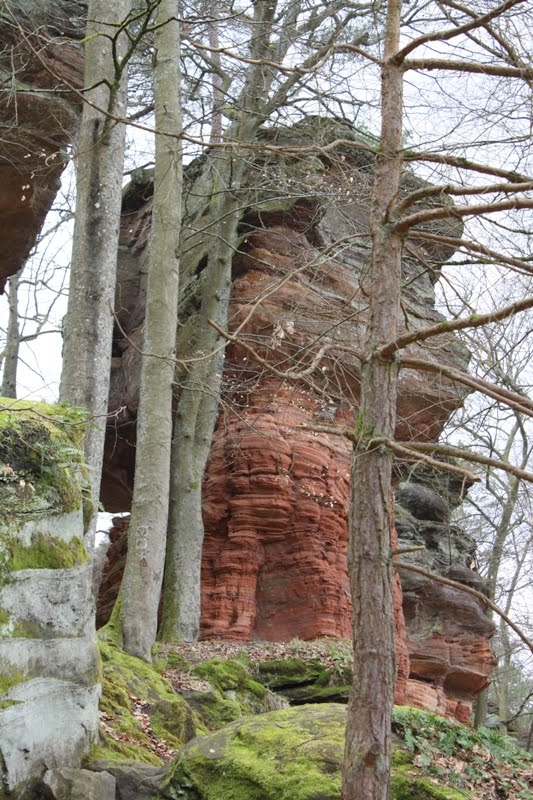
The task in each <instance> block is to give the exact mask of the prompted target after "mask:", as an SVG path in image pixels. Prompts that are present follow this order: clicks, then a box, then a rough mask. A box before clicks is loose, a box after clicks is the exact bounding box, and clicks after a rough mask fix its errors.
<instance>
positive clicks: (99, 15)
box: [59, 0, 131, 546]
mask: <svg viewBox="0 0 533 800" xmlns="http://www.w3.org/2000/svg"><path fill="white" fill-rule="evenodd" d="M130 9H131V0H116V1H115V2H113V3H111V2H109V0H91V2H90V3H89V10H88V21H87V32H86V33H87V35H86V41H85V84H84V85H85V90H84V96H85V98H86V100H87V102H86V103H84V107H83V114H82V122H81V128H80V134H79V141H78V147H77V178H76V216H75V223H74V240H73V247H72V265H71V275H70V291H69V300H68V309H67V317H66V322H65V331H64V347H63V371H62V375H61V386H60V392H59V396H60V399H61V401H63V402H67V403H70V404H71V405H74V406H81V407H82V408H86V409H87V410H88V411H89V413H90V415H91V417H92V418H93V419H92V421H91V425H90V426H89V427H88V429H87V433H86V439H85V456H86V460H87V463H88V465H89V468H90V471H91V479H92V491H93V498H94V502H95V509H96V507H97V503H98V497H99V492H100V480H101V474H102V461H103V450H104V435H105V426H106V414H107V401H108V395H109V376H110V372H111V342H112V334H113V313H112V309H113V304H114V298H115V283H116V265H117V249H118V235H119V221H120V208H121V201H122V175H123V163H124V140H125V128H124V125H122V124H120V123H116V122H114V120H113V119H112V116H118V117H124V114H125V107H126V80H125V69H124V65H123V63H121V60H122V59H123V58H124V55H125V53H126V44H127V39H126V36H125V34H124V33H122V32H120V28H119V26H120V25H121V24H122V23H123V22H124V21H125V20H126V19H127V17H128V14H129V13H130ZM100 109H102V110H103V111H105V112H107V114H106V113H103V111H101V110H100ZM108 114H109V115H112V116H108ZM94 520H95V515H93V523H92V524H91V525H90V527H89V534H88V537H89V541H88V544H89V545H90V546H91V545H92V543H93V542H92V539H93V537H94Z"/></svg>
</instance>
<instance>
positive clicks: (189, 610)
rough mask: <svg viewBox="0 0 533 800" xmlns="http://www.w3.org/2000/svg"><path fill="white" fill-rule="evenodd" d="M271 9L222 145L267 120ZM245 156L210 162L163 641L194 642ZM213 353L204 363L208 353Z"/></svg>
mask: <svg viewBox="0 0 533 800" xmlns="http://www.w3.org/2000/svg"><path fill="white" fill-rule="evenodd" d="M275 9H276V3H275V2H270V1H269V2H264V3H258V4H256V6H255V19H254V22H255V26H254V29H253V39H252V42H251V44H250V52H251V55H252V56H253V57H254V60H255V61H256V62H257V63H255V64H253V65H252V66H251V67H250V69H249V71H248V75H247V79H246V81H245V85H244V88H243V91H242V93H241V96H240V98H239V101H238V102H237V104H236V108H238V109H239V111H238V118H237V120H236V121H235V122H234V123H233V124H232V125H231V127H230V129H229V131H228V134H227V138H228V139H229V140H230V141H231V140H233V141H238V142H243V143H247V142H251V141H253V139H254V136H255V134H256V131H257V129H258V127H259V125H260V124H261V123H262V121H263V119H264V111H263V112H262V109H264V108H265V106H266V100H265V98H267V97H268V89H269V82H270V81H271V80H272V75H271V74H270V75H269V73H268V71H267V70H266V69H265V68H264V66H263V64H262V59H263V58H266V57H267V55H268V47H269V42H270V36H271V33H272V20H273V16H274V12H275ZM247 155H248V154H247V153H246V151H243V152H240V151H239V150H238V149H237V148H235V147H234V146H230V147H228V148H227V150H220V151H217V152H215V153H213V154H212V155H211V158H210V161H209V162H208V169H210V170H211V174H212V177H213V186H216V187H217V192H216V193H215V197H216V204H215V216H214V224H213V226H212V228H210V231H209V235H210V240H211V245H210V248H209V252H208V262H207V267H206V269H207V271H208V272H207V279H206V282H205V287H204V290H203V293H202V304H201V311H200V326H199V334H198V339H197V342H196V348H195V354H196V356H198V358H197V360H196V361H193V362H192V364H191V366H190V368H189V372H188V374H187V377H186V379H185V381H184V383H183V385H182V389H181V397H180V401H179V406H178V411H177V415H176V423H175V426H174V437H173V448H172V468H171V492H170V498H171V499H170V514H169V535H168V546H167V560H166V566H165V586H164V596H163V620H162V626H161V632H160V636H161V638H163V639H167V640H168V639H174V638H183V639H185V640H188V641H190V640H194V639H196V638H197V637H198V631H199V626H200V569H201V561H202V545H203V539H204V526H203V520H202V478H203V474H204V470H205V465H206V463H207V457H208V455H209V449H210V446H211V439H212V436H213V430H214V427H215V423H216V419H217V413H218V403H219V397H220V386H221V382H222V372H223V367H224V348H223V341H221V340H220V337H219V335H218V334H217V333H216V332H215V331H214V329H213V328H211V327H210V326H209V324H208V320H210V319H212V320H213V321H215V322H216V323H217V324H218V325H219V326H220V327H225V325H226V324H227V312H228V304H229V298H230V291H231V265H232V261H233V256H234V253H235V249H236V245H237V225H238V222H239V219H240V214H241V211H240V206H241V200H240V198H239V190H240V189H241V185H242V178H243V175H244V170H245V164H246V158H245V156H247ZM210 353H211V354H212V355H211V356H209V354H210Z"/></svg>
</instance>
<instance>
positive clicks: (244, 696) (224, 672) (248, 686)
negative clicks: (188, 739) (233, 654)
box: [186, 658, 283, 730]
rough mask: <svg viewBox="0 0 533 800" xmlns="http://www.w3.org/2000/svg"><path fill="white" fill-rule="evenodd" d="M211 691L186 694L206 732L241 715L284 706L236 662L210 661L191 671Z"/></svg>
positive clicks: (242, 664) (244, 665) (244, 667)
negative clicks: (206, 728) (203, 723)
mask: <svg viewBox="0 0 533 800" xmlns="http://www.w3.org/2000/svg"><path fill="white" fill-rule="evenodd" d="M192 675H194V676H196V677H198V678H201V679H202V680H204V681H207V682H208V683H209V685H210V686H211V689H209V690H207V691H204V692H201V691H193V692H188V693H187V695H186V696H187V699H188V702H189V703H190V704H191V705H192V706H193V707H195V708H197V709H198V711H199V713H200V714H201V716H202V717H203V719H204V721H205V723H206V725H207V727H208V728H209V730H216V729H217V728H221V727H222V725H226V724H227V723H228V722H233V721H234V720H236V719H239V717H242V716H243V714H262V713H263V712H265V711H272V710H273V709H274V708H279V707H280V706H282V705H283V701H282V700H281V698H278V697H276V696H275V695H273V694H272V692H270V691H269V690H268V689H267V688H266V687H265V686H263V685H262V684H261V683H259V682H258V681H256V680H254V679H253V678H252V677H251V676H250V671H249V667H248V666H247V665H246V664H244V663H243V662H242V661H239V660H237V659H223V658H212V659H209V660H207V661H203V662H202V663H201V664H198V665H197V666H195V667H194V668H193V669H192Z"/></svg>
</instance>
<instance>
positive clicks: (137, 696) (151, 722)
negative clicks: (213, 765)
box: [90, 642, 197, 765]
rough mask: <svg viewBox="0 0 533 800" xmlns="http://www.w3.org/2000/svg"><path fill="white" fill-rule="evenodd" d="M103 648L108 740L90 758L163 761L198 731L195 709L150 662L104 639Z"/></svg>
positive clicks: (104, 729) (104, 718)
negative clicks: (129, 653) (169, 752)
mask: <svg viewBox="0 0 533 800" xmlns="http://www.w3.org/2000/svg"><path fill="white" fill-rule="evenodd" d="M100 652H101V655H102V698H101V701H100V711H101V718H102V728H101V734H102V743H101V744H100V745H98V746H97V747H96V748H94V749H93V751H92V753H91V757H90V760H91V761H92V760H96V759H101V758H108V759H112V760H115V761H121V760H124V759H133V760H136V761H141V762H144V763H148V764H156V765H160V764H162V763H163V758H162V757H161V755H163V756H165V755H166V754H167V753H168V751H169V750H175V749H178V748H179V747H180V746H181V745H183V744H184V743H185V742H187V741H189V740H190V739H191V738H192V737H193V736H195V735H196V733H197V720H196V718H195V715H194V713H193V711H192V710H191V708H190V707H189V706H188V704H187V702H186V701H185V700H184V699H183V698H182V697H181V696H180V695H178V694H176V693H175V692H174V690H173V689H172V687H171V685H170V684H169V683H168V681H166V680H165V678H163V677H162V676H161V675H160V674H159V673H158V672H157V670H155V669H154V668H153V667H152V666H151V665H150V664H146V663H145V662H144V661H141V660H140V659H138V658H134V657H133V656H129V655H127V654H126V653H124V652H123V651H122V650H119V649H118V648H117V647H114V646H113V645H112V644H110V643H107V642H101V643H100Z"/></svg>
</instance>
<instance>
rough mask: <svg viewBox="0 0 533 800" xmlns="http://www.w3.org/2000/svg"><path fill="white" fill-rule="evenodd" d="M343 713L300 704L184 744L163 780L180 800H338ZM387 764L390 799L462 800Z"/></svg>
mask: <svg viewBox="0 0 533 800" xmlns="http://www.w3.org/2000/svg"><path fill="white" fill-rule="evenodd" d="M345 725H346V708H345V706H343V705H340V704H335V703H331V704H322V705H308V706H300V707H298V708H290V709H283V710H280V711H272V712H270V713H268V714H262V715H261V716H258V717H246V718H244V719H242V720H239V721H237V722H234V723H232V724H230V725H227V726H226V727H225V728H223V729H221V730H219V731H217V732H216V733H212V734H210V735H209V736H204V737H202V738H200V739H195V740H193V741H191V742H189V744H188V745H186V746H185V747H184V748H183V750H182V751H181V752H180V754H179V755H178V758H177V759H176V762H175V764H174V765H173V766H172V768H171V770H170V771H169V774H168V777H167V779H166V781H165V790H166V791H167V792H169V794H171V796H175V797H180V798H183V799H184V800H220V799H221V798H224V800H339V798H340V791H341V765H342V757H343V749H344V730H345ZM411 760H412V759H411V756H410V754H409V753H406V752H404V751H400V757H397V758H396V759H395V761H396V766H395V767H394V769H393V778H392V784H391V800H407V799H408V798H409V800H464V798H465V797H469V796H470V795H468V794H465V793H463V792H461V793H459V792H458V791H456V790H455V789H453V788H450V787H447V786H445V785H443V784H439V783H438V781H436V780H435V779H434V778H429V777H422V776H421V774H420V771H419V770H417V769H416V768H414V767H413V765H412V763H411Z"/></svg>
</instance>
